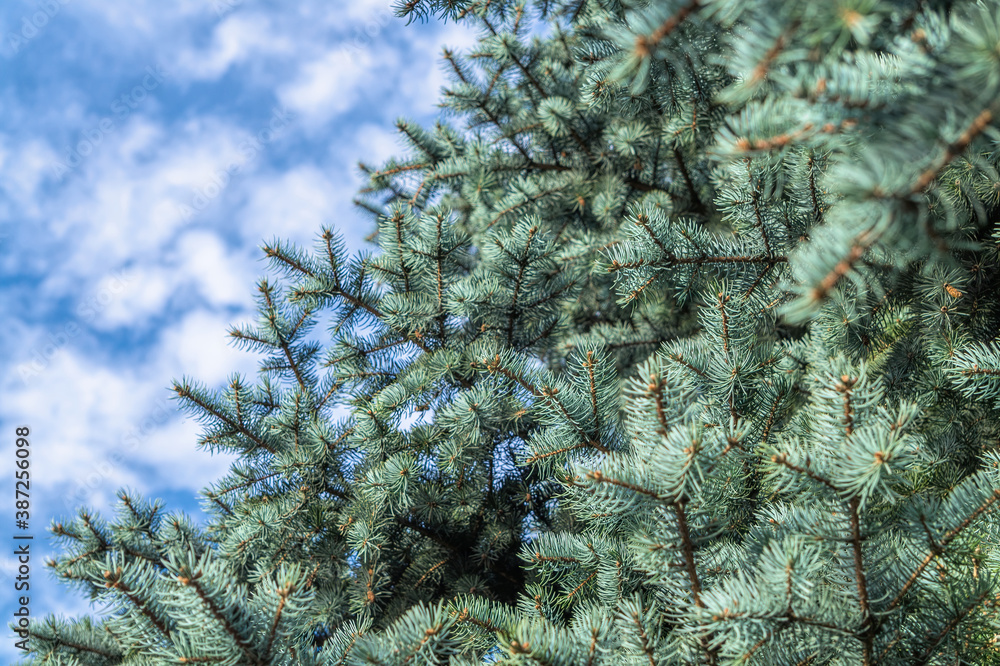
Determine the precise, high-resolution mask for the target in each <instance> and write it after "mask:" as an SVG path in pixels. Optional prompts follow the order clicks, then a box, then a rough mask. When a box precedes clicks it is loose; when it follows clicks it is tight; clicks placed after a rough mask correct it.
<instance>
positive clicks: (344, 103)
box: [278, 47, 385, 128]
mask: <svg viewBox="0 0 1000 666" xmlns="http://www.w3.org/2000/svg"><path fill="white" fill-rule="evenodd" d="M377 65H378V66H384V65H385V63H382V62H377V61H376V60H375V58H373V57H372V55H371V54H370V53H369V52H368V51H366V50H349V49H347V48H343V47H342V48H339V49H336V50H333V51H328V52H327V53H324V54H323V55H322V56H320V57H319V58H316V59H314V60H311V61H310V62H307V63H305V64H304V65H302V66H301V68H300V70H299V74H298V76H296V77H295V79H294V80H293V81H292V82H291V83H289V84H287V85H284V86H282V87H280V88H279V89H278V99H280V100H281V103H282V104H283V105H284V106H287V107H288V108H290V109H292V110H293V111H295V112H297V113H299V114H301V115H302V116H303V121H304V122H305V123H306V124H307V125H309V126H311V127H314V128H315V127H316V126H318V125H322V124H323V123H325V122H327V121H328V120H330V119H332V118H334V117H336V116H337V115H339V114H342V113H344V112H345V111H347V110H348V109H350V108H351V107H352V106H353V105H354V104H355V102H356V101H357V100H358V97H359V94H360V91H361V88H362V87H363V86H366V85H369V86H370V85H375V84H376V81H377V79H376V78H375V77H374V76H373V75H374V70H375V68H376V66H377Z"/></svg>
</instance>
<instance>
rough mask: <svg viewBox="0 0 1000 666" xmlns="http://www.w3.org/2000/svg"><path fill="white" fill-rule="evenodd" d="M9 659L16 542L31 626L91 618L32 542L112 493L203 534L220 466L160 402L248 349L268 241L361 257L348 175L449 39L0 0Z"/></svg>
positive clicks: (356, 4) (258, 16)
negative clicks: (162, 510)
mask: <svg viewBox="0 0 1000 666" xmlns="http://www.w3.org/2000/svg"><path fill="white" fill-rule="evenodd" d="M0 31H2V32H0V66H2V70H0V119H2V120H0V247H2V251H0V283H2V289H0V299H2V300H0V311H2V313H3V315H4V320H5V321H4V325H3V326H2V327H0V367H2V368H3V370H4V372H3V374H2V376H0V381H2V385H0V435H2V439H3V442H4V444H3V447H2V450H3V451H4V454H3V461H2V469H3V470H4V474H3V478H4V481H3V484H2V488H0V492H2V493H3V495H4V496H5V497H7V498H8V500H7V501H4V502H3V503H2V506H3V509H2V512H0V519H2V521H3V529H2V530H0V533H3V534H4V535H5V537H4V538H5V540H6V543H7V544H9V547H8V546H5V547H3V548H2V552H3V555H2V557H0V565H2V571H0V589H2V590H3V593H2V597H0V599H2V603H3V634H4V636H5V638H6V640H4V641H3V643H2V645H0V659H2V660H3V661H4V662H6V663H11V662H13V661H15V660H16V659H17V658H18V657H19V656H20V654H19V653H18V651H17V650H16V649H15V647H14V641H15V640H16V639H15V636H14V634H13V632H11V631H10V630H9V629H8V628H7V625H8V623H9V622H10V621H11V620H12V619H13V612H14V611H15V610H16V606H15V603H14V602H15V600H16V597H17V596H18V595H20V594H23V592H22V593H18V592H15V590H14V580H13V577H14V576H15V575H16V561H15V558H14V557H13V550H14V543H15V542H14V540H13V539H12V536H13V534H15V533H17V534H22V535H24V534H30V535H33V536H34V541H33V542H32V545H31V555H32V557H31V579H30V585H31V588H30V591H29V594H30V598H31V606H30V609H31V614H32V616H34V617H39V618H41V617H43V616H45V615H46V614H48V613H57V614H64V615H67V616H76V615H80V614H82V613H97V612H99V611H100V610H101V609H100V608H99V607H92V606H91V605H90V603H89V602H88V601H87V600H86V599H85V598H84V597H83V596H81V595H79V594H77V593H74V592H73V591H72V590H70V589H69V588H66V587H65V586H63V585H60V584H58V583H56V582H55V581H54V579H53V578H52V577H51V576H50V575H49V570H48V568H47V567H45V566H44V561H45V559H46V558H48V557H52V556H53V555H54V554H55V551H54V544H53V543H52V542H51V540H50V539H49V536H48V531H47V528H48V526H49V525H50V523H51V522H52V520H53V519H56V520H58V519H63V518H70V519H71V518H72V516H73V515H74V514H75V513H76V510H77V508H78V507H81V506H86V507H89V508H90V509H92V510H94V511H96V512H98V513H100V514H101V515H102V516H103V517H105V518H109V519H113V517H114V516H113V512H112V508H113V507H114V505H115V503H116V498H115V493H116V491H117V490H118V489H119V488H121V487H128V488H130V489H131V490H134V491H138V492H139V493H141V494H143V495H144V496H146V497H148V498H162V499H163V500H164V501H165V505H166V509H167V510H171V511H178V510H179V511H184V512H186V513H188V514H189V515H190V516H191V517H192V518H193V519H194V520H196V521H199V522H200V521H201V520H202V518H203V516H202V514H201V509H200V503H199V501H198V497H197V492H198V491H199V490H200V489H201V488H202V487H203V486H205V485H206V484H208V483H209V482H210V481H212V480H214V479H216V478H218V477H219V476H221V475H222V474H223V473H224V472H225V470H226V469H227V468H228V466H229V463H230V462H231V458H230V457H228V456H224V455H210V454H209V453H207V452H204V451H199V450H197V449H196V447H195V444H196V440H197V437H198V434H199V432H200V428H199V426H198V425H197V424H196V423H194V422H193V421H191V420H190V419H188V418H186V417H185V416H183V415H181V414H180V413H179V412H178V411H177V405H176V403H175V402H174V401H173V400H172V399H171V393H170V391H169V390H168V387H169V385H170V381H171V380H172V379H175V378H176V379H180V378H181V377H182V376H189V377H191V378H193V379H195V380H197V381H199V382H201V383H203V384H206V385H208V386H209V387H211V388H216V387H219V386H221V385H223V384H224V383H225V382H226V379H227V377H228V376H229V375H230V374H231V373H233V372H241V373H244V374H247V375H252V374H254V373H255V371H256V367H257V362H258V358H257V357H256V356H254V355H252V354H249V353H245V352H242V351H239V350H238V349H236V348H235V347H233V346H231V345H230V344H229V343H228V338H227V336H226V330H227V328H228V327H229V325H231V324H235V323H240V322H244V321H249V320H251V319H252V318H253V315H254V309H253V308H254V303H253V296H254V293H255V289H254V286H255V282H256V280H257V279H258V278H259V277H260V276H262V275H263V274H264V272H265V268H266V264H265V262H264V261H263V260H262V259H261V256H262V253H261V252H260V250H259V246H260V244H261V242H263V241H269V240H272V239H273V238H276V237H277V238H282V239H286V240H289V241H292V242H295V243H298V244H299V245H311V244H312V243H313V241H314V239H315V236H316V235H317V234H318V232H319V230H320V227H321V225H324V224H326V225H331V226H333V227H336V228H337V229H338V230H339V231H340V232H341V233H342V234H343V235H344V236H345V238H346V240H347V242H348V245H349V247H351V248H352V249H362V248H364V247H366V246H367V244H366V243H365V242H364V240H363V239H364V237H365V236H366V235H368V234H369V233H371V231H372V230H373V229H372V226H371V223H370V222H369V220H368V218H367V217H365V216H364V215H362V213H361V212H360V211H358V210H356V209H355V207H354V206H353V204H352V199H353V197H354V195H355V194H356V192H357V189H358V188H359V187H360V186H361V185H362V182H363V179H362V178H361V176H360V174H359V172H358V169H357V163H358V161H359V160H363V161H364V162H365V163H366V164H369V165H378V164H379V163H381V162H382V161H383V160H385V159H386V158H388V157H389V156H392V155H403V154H405V153H404V151H403V149H402V148H401V147H400V143H399V142H398V139H397V132H396V130H395V126H394V122H395V120H396V118H397V117H399V116H401V115H405V116H406V117H407V118H410V119H412V120H416V121H418V122H420V123H422V124H430V123H433V121H434V120H435V119H436V117H437V109H436V103H437V101H438V96H439V91H440V88H441V86H442V85H445V84H446V82H447V80H448V79H447V77H446V75H445V73H444V70H443V69H442V66H441V48H442V46H445V45H446V46H448V47H449V48H452V49H457V50H459V51H462V50H466V49H468V48H469V47H470V46H472V45H473V44H474V43H475V34H474V33H473V32H472V31H471V30H470V29H468V28H466V27H464V26H456V25H454V24H443V23H441V22H439V21H436V20H432V21H430V22H428V23H426V24H419V23H414V24H411V25H409V26H406V25H405V22H404V21H402V20H400V19H397V18H395V17H394V16H393V14H392V10H391V0H351V1H350V2H346V1H344V2H337V3H331V2H329V1H328V0H324V1H321V0H297V1H296V2H291V3H281V4H279V3H278V2H267V1H265V0H174V1H173V2H169V3H168V2H162V1H158V0H133V1H132V2H129V3H123V2H120V1H118V0H114V1H113V0H8V1H7V2H4V3H2V4H0ZM18 426H28V427H29V428H30V430H31V436H30V438H29V439H30V441H31V468H30V470H31V488H30V493H31V500H30V501H31V509H30V528H29V529H28V530H17V529H16V528H15V523H14V507H13V504H14V503H13V499H14V498H13V496H14V473H13V472H14V469H15V468H14V461H15V457H14V440H15V428H16V427H18Z"/></svg>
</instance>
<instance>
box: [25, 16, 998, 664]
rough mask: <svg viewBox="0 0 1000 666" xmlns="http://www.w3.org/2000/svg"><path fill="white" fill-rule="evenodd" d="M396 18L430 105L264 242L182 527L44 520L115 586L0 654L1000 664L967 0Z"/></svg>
mask: <svg viewBox="0 0 1000 666" xmlns="http://www.w3.org/2000/svg"><path fill="white" fill-rule="evenodd" d="M397 13H398V15H399V16H400V17H403V18H407V19H409V20H414V19H417V20H426V19H430V18H434V17H436V18H438V19H444V20H455V21H464V22H467V23H469V24H471V25H473V26H475V27H477V28H478V29H479V30H481V34H482V36H481V39H480V41H479V44H478V46H477V47H476V48H475V49H474V50H473V51H472V52H471V53H468V54H458V53H454V52H452V51H449V50H447V49H445V51H444V61H445V63H446V65H447V66H448V67H449V68H450V69H451V72H452V85H451V86H450V87H449V88H448V89H446V90H445V91H444V92H443V101H442V107H443V108H444V109H445V110H446V111H447V112H449V113H450V116H451V117H453V118H454V120H455V122H454V123H451V122H446V119H442V121H441V122H439V123H438V124H437V125H435V126H434V127H433V128H424V127H420V126H417V125H416V124H414V123H411V122H408V121H406V120H401V121H399V123H398V128H399V130H400V132H401V133H402V135H403V136H404V137H405V138H406V140H407V141H408V145H409V148H410V149H409V155H408V156H407V157H405V158H400V159H394V160H390V161H389V162H388V163H386V164H382V165H379V166H378V167H374V166H366V165H362V169H364V171H365V172H366V173H367V174H368V177H369V179H370V183H369V186H368V187H367V188H366V189H365V190H364V191H363V192H362V195H361V196H360V198H359V200H358V203H359V205H360V206H361V207H362V208H363V209H364V210H367V211H369V212H370V214H371V216H372V218H373V219H374V223H375V231H374V233H373V234H372V236H371V237H370V239H371V240H372V241H373V243H375V244H376V245H377V251H376V252H374V253H372V254H360V255H351V254H350V253H348V252H347V251H346V250H345V246H344V244H343V242H342V240H341V238H340V236H338V234H337V233H336V232H335V231H334V230H332V229H323V230H322V231H321V233H320V234H319V236H318V238H317V242H316V245H315V247H314V248H312V249H311V250H310V249H302V248H298V247H293V246H291V245H289V244H286V243H283V242H281V241H279V240H275V241H273V242H269V243H267V244H265V245H264V247H263V251H264V253H265V254H266V255H267V257H269V258H270V261H271V265H272V267H273V272H272V275H271V277H270V278H268V279H265V280H261V282H260V283H259V288H258V291H259V318H258V320H257V321H256V322H255V323H254V324H252V325H247V326H241V327H236V328H233V329H232V332H231V335H232V337H233V338H234V339H235V341H236V342H237V343H239V344H241V345H243V346H245V347H246V348H248V349H251V350H254V351H256V352H258V353H260V354H261V355H262V356H263V361H262V363H261V369H260V374H259V376H258V377H257V379H256V381H249V380H247V379H246V378H243V377H239V376H234V377H233V378H232V380H231V382H230V383H229V385H228V386H226V387H225V388H222V389H221V390H210V389H208V388H206V387H202V386H200V385H198V384H197V383H196V382H195V381H193V380H188V379H184V380H181V381H178V382H176V384H175V386H174V391H175V392H176V396H177V398H178V399H179V401H180V402H181V403H182V404H183V405H184V406H185V407H186V408H187V409H189V410H190V412H191V413H192V414H193V415H194V416H196V417H197V418H199V419H201V420H202V421H203V423H204V426H205V430H204V435H203V437H202V438H201V439H200V441H199V446H200V447H202V448H204V449H207V450H209V451H228V452H235V453H237V454H238V455H239V460H238V462H237V463H236V464H234V465H233V467H232V469H231V470H230V472H229V474H228V475H227V476H226V477H225V478H223V479H220V480H219V481H218V482H217V483H215V484H214V485H212V486H211V487H209V488H206V489H205V491H204V503H205V508H206V510H207V511H208V512H209V515H210V516H211V520H210V523H209V525H208V527H207V528H205V529H200V528H197V527H195V526H194V525H192V523H191V522H189V521H188V520H187V519H185V518H184V517H183V516H181V515H178V514H166V513H164V511H163V507H162V506H161V505H160V504H159V503H157V502H150V501H147V500H145V499H143V498H141V497H138V496H137V495H135V494H133V493H130V492H128V491H122V492H121V493H120V507H119V514H118V516H117V517H116V518H115V519H114V520H113V521H111V522H108V521H106V520H105V519H102V518H100V517H98V516H96V515H94V514H92V513H91V512H88V511H87V510H85V509H83V510H81V511H80V512H79V515H78V516H77V517H76V518H75V519H74V520H72V521H69V520H67V521H64V522H56V523H54V525H53V528H52V531H53V533H54V534H55V535H56V537H58V538H59V539H61V540H62V541H63V543H64V544H65V550H64V552H63V555H62V556H61V557H60V558H59V559H58V560H57V561H54V562H52V563H51V564H52V567H53V569H54V571H55V572H56V574H57V575H58V576H60V577H62V578H63V579H65V580H66V581H68V582H69V583H71V584H75V585H77V586H78V587H79V588H81V589H82V590H84V591H85V592H87V593H89V594H90V596H91V597H92V598H95V599H100V600H103V601H106V602H111V603H112V604H113V606H114V609H115V612H114V613H113V614H112V615H110V616H109V617H107V618H105V619H102V620H101V621H92V620H90V619H88V618H82V619H79V620H65V619H62V618H48V619H46V620H44V621H38V622H35V623H34V624H33V625H32V629H31V633H32V638H31V647H32V650H33V653H32V655H31V657H30V659H29V662H28V663H33V664H34V663H38V664H41V663H45V664H74V665H77V664H78V665H91V664H129V665H136V664H163V663H188V664H191V663H199V664H200V663H212V664H254V665H277V664H309V665H313V664H316V665H323V666H333V665H335V664H337V665H339V664H380V665H390V664H392V665H399V666H403V665H408V664H424V663H452V664H473V663H482V662H493V663H502V664H543V665H547V666H561V665H566V666H569V665H576V664H587V665H598V664H608V665H611V664H637V665H638V664H648V665H650V666H657V665H661V664H719V665H721V664H760V665H772V664H775V665H776V664H789V665H792V664H811V665H812V666H817V665H819V664H843V665H854V664H865V665H868V666H874V665H875V664H884V665H904V664H905V665H911V664H1000V642H998V638H997V636H998V634H1000V617H998V612H997V603H998V600H1000V585H998V582H997V581H998V576H1000V521H998V519H997V511H996V509H997V507H998V506H1000V468H998V465H1000V447H998V443H1000V440H998V432H1000V418H998V417H1000V411H998V410H1000V297H998V292H1000V272H998V260H1000V256H998V254H1000V253H998V250H1000V173H998V160H1000V149H998V139H1000V132H998V122H997V118H998V117H1000V4H998V3H997V2H996V1H995V0H988V1H987V0H980V1H979V2H974V1H969V0H964V1H963V0H956V1H954V2H949V1H946V0H838V1H836V2H834V1H832V0H831V1H830V2H794V1H785V0H686V1H683V0H651V1H641V0H637V1H634V2H626V1H625V0H536V1H535V2H533V3H531V4H530V5H529V4H528V3H526V2H524V1H523V0H522V1H515V0H408V1H407V2H404V3H400V4H399V5H398V7H397ZM542 28H544V32H543V30H542ZM344 414H347V415H346V416H344Z"/></svg>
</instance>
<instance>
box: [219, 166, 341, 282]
mask: <svg viewBox="0 0 1000 666" xmlns="http://www.w3.org/2000/svg"><path fill="white" fill-rule="evenodd" d="M247 192H248V193H249V197H248V199H247V202H246V205H245V206H244V207H243V209H242V210H241V212H240V215H239V217H240V220H241V221H242V224H241V232H242V234H243V237H244V239H245V240H246V241H247V243H249V244H254V245H257V244H259V243H260V242H261V241H269V240H271V238H272V237H274V236H277V237H278V238H280V239H282V240H287V241H291V242H295V243H298V244H299V245H301V246H306V247H310V248H311V247H312V244H313V242H314V240H315V238H316V236H317V235H318V234H319V233H320V229H321V227H322V226H324V225H328V226H337V227H339V226H340V220H339V219H338V217H337V215H336V211H337V207H338V204H342V203H343V202H345V201H346V202H348V204H350V201H351V199H350V197H351V196H352V195H353V193H354V192H353V190H352V189H349V188H346V187H344V186H343V184H342V183H340V182H339V181H338V180H337V179H336V178H331V177H330V176H329V175H328V174H325V173H324V172H322V171H320V170H319V169H318V168H316V167H314V166H308V165H301V166H297V167H294V168H292V169H290V170H289V171H287V172H286V173H284V174H278V175H276V176H272V175H269V176H268V177H266V178H265V177H257V178H254V179H253V180H252V182H249V183H248V184H247ZM258 256H259V255H258ZM260 268H261V270H263V266H261V267H260Z"/></svg>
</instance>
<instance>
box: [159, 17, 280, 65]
mask: <svg viewBox="0 0 1000 666" xmlns="http://www.w3.org/2000/svg"><path fill="white" fill-rule="evenodd" d="M294 51H295V46H294V45H293V42H292V41H291V40H290V39H289V38H288V36H286V35H282V34H280V33H279V32H278V30H277V28H276V26H275V24H274V22H273V21H272V20H271V18H270V17H268V16H267V15H265V14H260V13H253V14H249V13H247V12H245V11H244V12H239V13H233V14H230V15H228V16H226V17H225V18H224V19H223V20H222V22H221V23H219V24H218V25H217V26H215V29H214V31H213V34H212V44H211V46H210V47H209V48H208V49H206V50H200V49H186V50H184V51H182V52H181V54H180V55H179V57H178V59H177V65H178V68H179V70H180V71H181V72H183V73H184V74H186V75H187V76H188V77H190V78H191V79H194V80H206V79H207V80H212V79H218V78H219V77H221V76H222V75H223V74H225V73H226V71H227V70H228V69H229V68H230V67H232V66H234V65H238V64H240V63H242V62H245V61H246V60H248V59H250V58H258V59H259V58H261V57H263V56H273V55H278V54H280V55H290V54H293V53H294Z"/></svg>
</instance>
